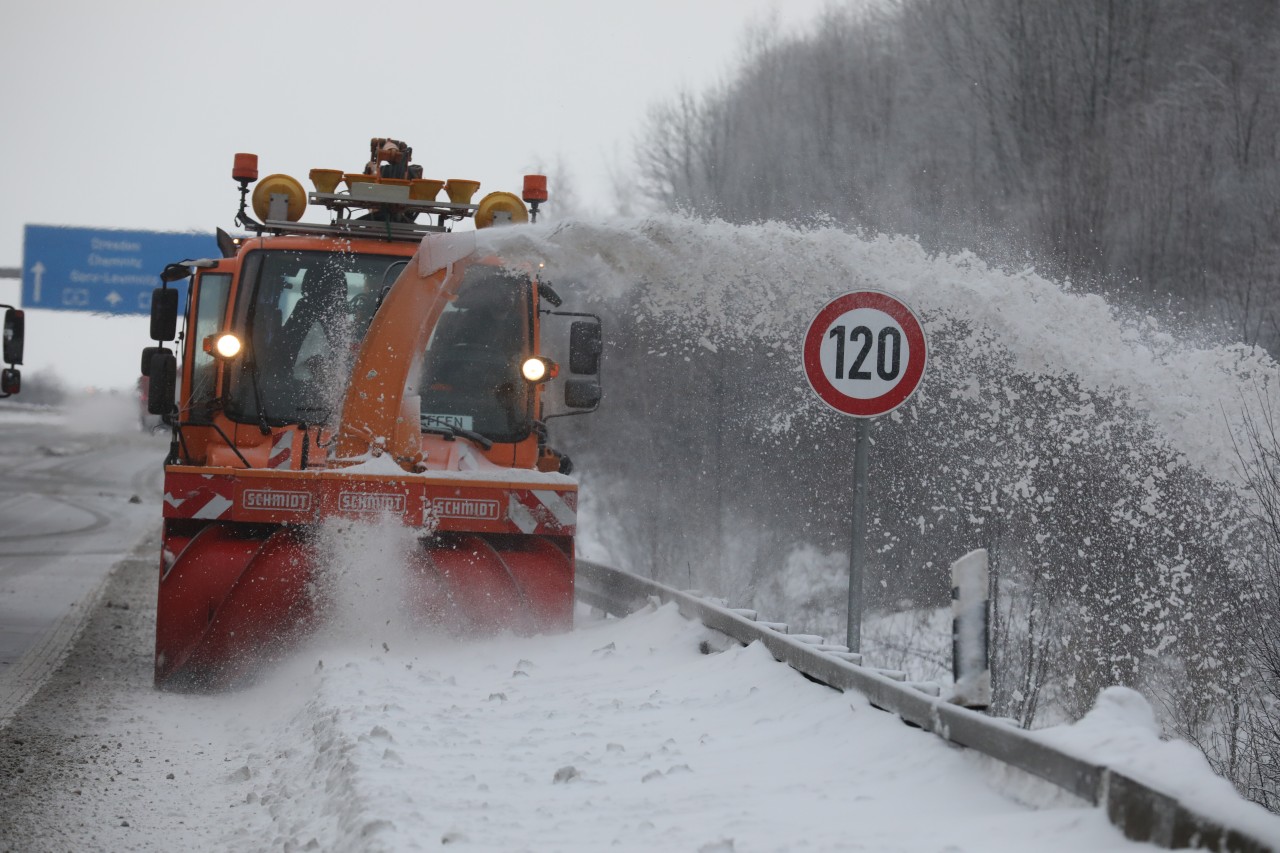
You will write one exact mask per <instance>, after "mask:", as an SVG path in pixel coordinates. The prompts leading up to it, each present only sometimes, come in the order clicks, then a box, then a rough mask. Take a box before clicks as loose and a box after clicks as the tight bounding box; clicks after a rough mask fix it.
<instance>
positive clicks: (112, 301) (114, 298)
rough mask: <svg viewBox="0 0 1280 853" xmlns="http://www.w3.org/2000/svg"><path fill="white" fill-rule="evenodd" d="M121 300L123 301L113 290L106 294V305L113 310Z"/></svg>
mask: <svg viewBox="0 0 1280 853" xmlns="http://www.w3.org/2000/svg"><path fill="white" fill-rule="evenodd" d="M122 299H124V297H123V296H121V295H120V294H118V293H116V292H115V291H114V290H113V291H111V292H110V293H108V294H107V304H108V305H110V306H111V307H112V308H115V307H116V305H117V304H118V303H119V302H120V301H121V300H122Z"/></svg>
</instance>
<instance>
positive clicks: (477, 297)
mask: <svg viewBox="0 0 1280 853" xmlns="http://www.w3.org/2000/svg"><path fill="white" fill-rule="evenodd" d="M531 300H532V286H531V283H530V281H529V279H527V278H524V277H521V276H517V275H512V274H510V273H507V272H505V271H503V270H501V269H499V268H497V267H492V266H486V265H482V264H475V265H473V266H471V267H469V268H468V269H467V271H466V272H465V273H464V274H463V278H462V282H461V284H460V285H459V288H458V297H457V299H455V300H454V301H452V302H450V303H449V305H448V307H447V308H446V309H445V311H444V313H442V314H441V315H440V321H439V323H437V324H436V328H435V331H434V332H433V333H432V335H431V340H430V341H429V342H428V344H427V349H426V352H425V353H424V356H423V360H422V370H421V375H420V377H419V378H418V380H417V385H418V393H419V395H420V396H421V407H422V425H423V427H424V428H426V429H431V428H440V427H443V428H448V427H453V428H457V429H463V430H473V431H475V432H478V433H481V434H483V435H485V436H486V437H488V438H490V439H492V440H494V441H498V442H513V441H520V440H522V439H524V438H525V437H527V436H528V435H529V430H530V428H531V427H532V402H533V401H532V392H531V388H530V386H529V384H528V383H527V382H525V380H524V378H523V377H522V376H521V375H520V364H521V362H522V361H523V359H524V358H525V356H526V355H528V354H529V353H530V352H531V341H532V338H533V329H532V323H533V311H532V302H531Z"/></svg>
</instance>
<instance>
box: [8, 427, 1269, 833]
mask: <svg viewBox="0 0 1280 853" xmlns="http://www.w3.org/2000/svg"><path fill="white" fill-rule="evenodd" d="M57 428H58V425H57V424H48V423H46V424H44V426H43V427H42V429H44V430H45V431H44V432H36V433H30V434H27V439H28V440H33V441H38V440H43V439H45V438H48V436H49V435H51V434H53V433H55V432H56V430H57ZM6 435H7V437H8V438H9V440H10V444H11V445H12V444H14V443H15V442H17V441H18V435H19V434H18V432H16V431H9V432H8V433H6ZM126 436H127V433H120V434H117V436H116V437H115V438H114V439H111V440H105V439H104V440H103V442H101V443H100V444H97V445H94V444H93V443H92V442H88V443H87V444H86V446H85V447H82V448H81V449H80V451H78V452H77V455H76V459H77V463H76V466H73V469H69V470H78V471H81V472H87V473H85V476H84V477H83V478H82V479H83V483H82V485H87V484H92V483H93V482H94V477H96V476H98V475H100V474H102V472H103V471H104V470H105V469H104V467H103V466H108V467H109V465H110V464H118V463H117V462H111V463H108V462H107V461H105V460H106V459H108V458H110V459H116V460H118V459H119V458H121V456H122V448H123V449H125V450H128V449H129V448H133V450H130V451H129V452H138V453H140V454H142V455H148V454H149V453H150V452H151V445H150V444H149V442H150V439H142V440H141V441H135V440H134V439H133V438H128V437H126ZM45 443H46V444H47V443H48V442H45ZM83 443H85V442H82V444H83ZM57 444H58V446H66V447H69V446H70V445H69V444H62V443H57ZM51 446H52V445H51ZM10 449H11V450H12V449H13V448H12V446H11V448H10ZM125 455H127V454H125ZM10 457H11V458H10V460H9V462H8V463H7V464H9V465H10V466H12V467H13V470H18V469H20V468H21V463H18V462H15V461H14V460H15V459H26V458H28V457H30V458H35V456H34V455H33V454H30V453H28V454H25V455H23V454H16V455H15V454H10ZM149 464H150V463H149V462H148V463H140V467H139V471H142V470H144V467H145V465H149ZM94 472H98V473H97V474H94ZM65 473H66V472H64V474H65ZM90 474H92V475H93V476H89V475H90ZM139 476H141V475H139ZM125 481H126V482H128V481H129V480H128V478H127V477H126V478H125ZM50 482H51V483H54V484H55V485H56V482H57V478H56V477H55V476H52V475H51V480H50ZM138 482H139V483H140V484H141V485H143V486H145V485H146V480H145V478H143V479H142V480H139V481H138ZM51 488H53V491H55V492H56V491H57V489H56V488H55V487H51ZM110 495H114V492H111V491H109V490H108V496H110ZM120 502H121V503H122V504H123V505H125V506H128V507H137V506H139V505H134V504H129V503H128V502H127V500H126V499H122V500H121V501H120ZM141 506H142V507H143V509H147V508H148V507H150V509H147V511H148V512H150V510H153V509H154V502H153V501H152V500H148V501H146V502H144V503H143V504H142V505H141ZM126 515H128V514H127V513H126ZM57 517H58V516H56V514H55V515H53V516H51V518H54V519H56V518H57ZM128 517H129V518H131V519H132V521H131V522H130V523H136V524H138V525H140V528H139V529H147V528H148V525H147V524H146V523H145V519H142V517H141V516H138V517H137V518H133V516H131V515H129V516H128ZM125 527H126V525H124V524H123V523H121V524H120V525H117V533H118V532H119V531H120V530H124V529H125ZM155 536H156V531H155V530H154V528H152V529H151V531H150V533H149V534H148V535H147V537H146V538H145V540H144V541H143V542H141V543H140V544H139V545H138V547H137V548H136V549H135V550H134V551H133V553H132V555H131V556H128V557H127V558H125V559H122V560H121V561H120V562H119V563H118V564H117V566H116V569H115V571H114V572H113V573H111V575H110V577H109V578H108V580H107V583H106V586H105V588H103V589H102V592H101V598H100V599H99V605H98V606H97V607H96V608H94V609H93V611H92V612H91V613H90V614H89V617H88V621H87V624H86V627H85V630H84V633H83V635H82V636H81V637H80V639H79V641H78V642H77V643H76V645H75V647H74V648H73V649H72V651H71V653H70V656H69V657H68V658H67V660H66V662H65V664H64V665H63V666H62V667H61V668H60V669H59V670H58V671H57V672H56V673H54V674H53V676H52V677H51V678H50V679H49V680H48V682H47V683H46V684H45V685H44V687H43V689H41V690H40V692H39V693H38V694H36V696H35V698H34V699H32V700H31V701H30V702H29V703H28V704H26V705H25V706H24V707H23V708H22V709H21V711H20V712H19V713H18V714H17V715H16V716H15V717H14V718H13V719H12V720H11V721H10V722H9V723H8V724H7V725H6V726H5V727H4V728H2V729H0V851H5V850H12V851H45V850H48V851H53V850H67V849H77V850H99V849H100V850H174V849H184V848H185V849H192V850H308V849H317V850H359V851H402V850H417V849H425V848H435V847H437V846H439V845H441V844H451V845H452V844H458V845H461V846H463V847H468V848H471V849H477V850H503V851H505V850H535V851H544V850H599V849H620V850H651V849H657V848H662V849H672V850H699V851H701V850H705V851H782V850H795V851H800V850H921V851H932V852H933V853H936V851H952V853H955V852H956V851H964V850H974V851H976V850H983V851H1014V850H1018V851H1021V850H1028V849H1036V850H1047V851H1054V850H1062V851H1067V850H1129V849H1137V847H1136V845H1134V844H1132V843H1130V842H1127V841H1125V840H1124V839H1123V838H1121V837H1120V835H1119V833H1118V832H1117V831H1116V830H1115V829H1114V828H1112V827H1111V826H1110V825H1109V824H1108V823H1107V822H1106V819H1105V817H1104V815H1103V814H1102V812H1101V811H1099V810H1098V809H1094V808H1089V807H1087V806H1086V805H1085V804H1083V803H1081V802H1078V801H1075V800H1073V799H1072V798H1071V797H1069V796H1067V795H1065V794H1062V793H1061V792H1058V791H1057V790H1056V789H1052V788H1050V787H1049V786H1047V785H1045V784H1044V783H1038V782H1036V781H1035V780H1030V779H1028V778H1027V777H1025V776H1023V775H1022V774H1018V773H1016V772H1013V771H1009V770H1007V769H1005V768H1002V767H1001V766H999V765H997V764H995V763H994V762H990V761H988V760H985V759H982V758H981V757H980V756H977V755H975V754H973V753H971V752H967V751H964V750H960V749H956V748H953V747H950V746H948V745H946V744H945V743H944V742H942V741H940V740H939V739H937V738H936V737H934V736H932V735H929V734H925V733H923V732H921V731H918V730H914V729H911V728H908V727H906V726H905V725H903V724H902V723H900V722H899V721H898V720H897V719H896V718H895V717H893V716H892V715H890V714H886V713H882V712H880V711H877V710H875V709H873V708H871V707H870V706H869V705H868V704H867V702H866V700H864V699H863V698H862V697H860V696H856V695H842V694H839V693H836V692H835V691H832V690H829V689H827V688H824V687H820V686H818V685H815V684H812V683H810V682H807V681H805V680H804V679H803V678H801V677H800V676H799V675H797V674H796V673H795V672H793V671H791V670H790V669H788V668H787V667H785V666H784V665H782V664H779V663H776V662H775V661H773V660H772V659H771V657H770V656H769V655H768V654H767V652H765V650H764V649H762V648H760V647H758V646H754V647H748V648H745V649H744V648H738V647H732V648H729V649H728V650H726V651H723V652H719V653H712V654H703V653H702V652H701V650H700V645H701V644H702V641H703V640H704V639H707V638H708V636H709V635H708V634H707V632H706V631H705V629H703V628H701V627H700V626H698V625H695V624H692V623H690V622H687V621H685V620H683V619H682V618H680V617H679V616H678V615H677V614H676V613H675V612H674V611H673V610H672V609H670V608H663V609H657V610H651V611H648V612H644V613H640V614H637V615H635V616H633V617H631V618H628V619H625V620H607V621H602V620H597V619H593V618H591V617H590V615H589V614H587V613H585V612H584V613H582V614H580V615H581V617H582V618H581V620H580V625H579V626H578V629H577V630H575V631H574V632H572V633H570V634H565V635H559V636H543V637H533V638H518V637H511V636H506V637H497V638H490V639H486V640H473V641H460V640H457V639H454V638H448V637H430V636H415V635H407V634H405V633H404V632H402V631H401V630H399V629H398V628H397V627H396V625H395V624H394V623H395V619H394V613H393V608H392V607H391V606H390V605H389V604H388V602H389V601H390V600H392V599H391V598H390V597H388V595H387V594H386V588H387V587H386V584H385V583H384V584H382V585H381V586H382V589H380V588H379V587H380V584H377V583H372V584H371V583H369V577H368V576H367V575H366V576H363V577H362V576H361V574H360V572H359V571H354V572H353V571H348V572H346V573H345V574H344V576H346V577H348V578H350V580H351V581H352V583H350V584H349V586H348V587H347V588H346V589H344V590H342V594H341V595H339V596H337V598H336V600H337V601H338V602H340V605H339V606H340V607H342V608H344V610H342V611H341V612H337V613H334V614H332V615H333V616H334V617H335V619H334V624H335V625H338V626H340V627H341V630H340V631H336V632H334V633H333V634H332V635H331V636H329V637H328V638H327V639H321V640H318V641H317V643H316V644H315V645H314V646H312V647H310V648H308V649H306V650H304V651H302V652H300V653H299V654H298V655H297V656H296V657H294V658H293V659H292V660H291V661H290V662H289V663H287V664H286V665H284V666H282V667H281V668H280V669H279V670H277V671H276V672H274V673H272V674H271V675H270V676H268V677H267V678H265V679H264V680H263V681H262V682H261V683H260V684H258V685H257V686H255V687H253V688H250V689H247V690H244V691H242V692H238V693H230V694H223V695H215V696H191V695H176V694H167V693H158V692H156V691H155V690H154V689H153V688H152V686H151V650H152V644H153V642H154V616H155V600H154V596H155V553H156V549H157V547H158V542H157V540H156V538H155ZM66 541H67V542H69V543H74V541H75V540H74V538H69V539H67V540H66ZM94 550H95V551H96V557H97V560H96V562H95V563H94V571H96V572H97V573H98V576H101V575H102V574H103V573H105V571H106V568H107V567H108V566H110V565H111V564H112V563H115V562H116V558H117V557H120V556H121V555H122V550H123V549H122V550H121V551H120V552H117V553H116V554H115V555H111V554H107V553H105V552H103V551H102V549H94ZM353 550H355V551H358V552H359V553H358V554H353V555H351V556H352V557H353V558H355V557H361V556H362V557H363V559H364V563H371V562H372V563H376V562H379V561H378V560H377V558H376V554H377V551H376V550H370V549H369V548H364V547H361V548H356V549H353ZM371 554H372V555H375V556H372V557H371V556H370V555H371ZM348 568H349V569H350V568H354V566H353V567H348ZM386 574H387V573H386V572H379V575H386ZM380 579H381V578H380ZM386 581H387V582H390V583H391V584H392V585H393V586H394V580H393V579H391V578H387V579H386ZM53 586H55V587H57V586H58V584H56V583H55V584H53ZM11 598H14V596H11ZM15 600H16V599H15ZM384 615H385V616H386V618H385V619H384V618H382V616H384ZM714 645H715V646H716V647H717V648H718V647H720V646H719V644H714ZM3 698H5V697H3V696H0V699H3ZM1142 707H1145V706H1144V705H1143V703H1142V702H1141V700H1140V699H1135V697H1134V696H1131V695H1128V694H1127V693H1117V694H1113V695H1110V696H1109V697H1107V698H1106V701H1104V702H1103V704H1102V705H1101V706H1100V709H1099V712H1098V713H1096V714H1094V715H1090V717H1087V718H1086V719H1085V720H1084V721H1082V722H1081V723H1080V724H1078V726H1077V727H1073V728H1071V729H1066V730H1060V731H1058V733H1057V734H1056V735H1051V736H1056V737H1058V738H1060V740H1061V742H1062V743H1064V744H1065V745H1067V746H1068V747H1070V748H1074V749H1077V750H1082V751H1084V752H1086V753H1088V754H1094V755H1097V756H1100V757H1103V758H1108V759H1110V758H1113V757H1117V756H1118V757H1121V758H1123V759H1124V760H1125V761H1126V762H1127V764H1126V766H1127V767H1129V768H1131V769H1132V770H1133V771H1134V772H1135V773H1137V774H1139V775H1140V776H1143V777H1145V778H1152V777H1154V780H1155V781H1163V777H1162V774H1167V773H1168V772H1169V770H1170V768H1173V769H1175V770H1176V772H1177V774H1178V776H1179V780H1180V785H1181V787H1180V793H1181V794H1183V796H1185V797H1186V798H1188V799H1189V800H1191V801H1200V802H1207V803H1209V804H1211V808H1210V809H1209V813H1211V814H1220V815H1223V816H1226V815H1228V814H1231V815H1233V816H1234V815H1237V814H1240V813H1241V811H1240V810H1241V809H1244V812H1246V814H1245V818H1246V819H1248V820H1252V821H1253V824H1252V825H1253V826H1255V827H1257V828H1258V829H1257V830H1256V831H1257V832H1259V833H1262V834H1263V835H1264V837H1265V833H1267V832H1271V831H1274V832H1275V834H1276V835H1277V837H1280V829H1277V823H1275V822H1274V821H1275V819H1274V818H1271V817H1269V816H1266V815H1260V814H1258V811H1259V810H1256V808H1255V807H1252V806H1248V805H1247V804H1244V803H1242V802H1240V801H1239V800H1238V798H1236V797H1235V795H1234V793H1233V792H1232V791H1231V790H1230V787H1229V786H1227V785H1226V783H1225V782H1222V781H1221V780H1218V779H1216V778H1213V777H1212V776H1211V775H1210V774H1208V771H1207V768H1206V767H1204V765H1203V761H1202V760H1200V763H1199V764H1198V765H1197V764H1196V760H1197V759H1198V755H1196V754H1195V753H1194V750H1191V749H1190V747H1187V746H1186V745H1181V744H1168V743H1163V742H1161V741H1160V740H1159V739H1158V737H1157V736H1156V734H1155V732H1154V730H1153V729H1152V728H1151V725H1150V721H1149V719H1146V718H1144V717H1143V714H1142ZM1147 715H1148V717H1149V709H1148V711H1147ZM1249 809H1254V811H1253V812H1248V810H1249ZM1268 821H1271V822H1268Z"/></svg>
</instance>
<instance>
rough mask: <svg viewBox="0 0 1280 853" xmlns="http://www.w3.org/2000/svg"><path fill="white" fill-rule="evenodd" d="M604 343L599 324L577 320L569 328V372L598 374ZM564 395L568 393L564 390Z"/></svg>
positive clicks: (589, 374)
mask: <svg viewBox="0 0 1280 853" xmlns="http://www.w3.org/2000/svg"><path fill="white" fill-rule="evenodd" d="M602 352H604V341H603V339H602V338H601V335H600V324H599V323H592V322H590V321H588V320H578V321H576V322H575V323H574V324H573V325H571V326H570V327H569V370H570V372H572V373H577V374H585V375H588V376H594V375H595V374H597V373H599V372H600V353H602ZM566 393H568V391H567V389H566Z"/></svg>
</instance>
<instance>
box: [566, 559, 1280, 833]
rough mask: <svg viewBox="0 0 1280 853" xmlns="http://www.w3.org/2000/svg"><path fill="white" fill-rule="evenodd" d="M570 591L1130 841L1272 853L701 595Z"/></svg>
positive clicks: (581, 573) (585, 575)
mask: <svg viewBox="0 0 1280 853" xmlns="http://www.w3.org/2000/svg"><path fill="white" fill-rule="evenodd" d="M576 595H577V597H578V599H579V600H580V601H582V602H584V603H586V604H588V605H590V606H592V607H595V608H598V609H600V610H603V611H605V612H607V613H611V614H613V615H615V616H625V615H627V614H629V613H632V612H634V611H636V610H638V609H640V608H641V607H643V606H645V605H646V604H647V603H648V602H649V600H650V599H651V598H656V599H657V600H658V601H661V602H663V603H666V602H672V603H674V604H675V605H676V606H677V607H678V608H679V610H680V613H681V614H682V615H684V616H685V617H686V618H689V619H696V620H698V621H699V622H701V623H702V624H704V625H706V626H707V627H708V628H711V629H713V630H716V631H719V632H720V633H722V634H725V635H726V636H729V637H731V638H733V639H734V640H736V641H737V642H739V643H743V644H744V645H745V644H749V643H753V642H760V643H763V644H764V646H765V647H766V648H767V649H768V650H769V651H770V652H771V653H772V654H773V656H774V657H775V658H776V659H778V660H780V661H782V662H783V663H786V664H788V665H789V666H791V667H792V668H794V669H797V670H799V671H800V672H802V673H804V674H805V675H807V676H809V677H810V678H812V679H814V680H815V681H820V682H822V683H823V684H827V685H829V686H831V687H834V688H836V689H838V690H842V691H843V690H855V691H857V692H858V693H861V694H862V695H864V696H866V697H867V699H868V700H870V702H871V704H872V705H874V706H876V707H877V708H881V709H883V710H886V711H891V712H893V713H895V714H897V715H898V716H899V717H901V718H902V719H903V720H904V721H906V722H908V723H910V724H912V725H914V726H918V727H920V728H922V729H925V730H926V731H930V732H933V733H934V734H936V735H938V736H939V737H942V738H944V739H946V740H948V741H951V742H952V743H956V744H959V745H961V746H967V747H969V748H971V749H975V750H977V751H978V752H981V753H982V754H984V755H987V756H990V757H992V758H995V759H996V760H998V761H1001V762H1003V763H1005V764H1008V765H1009V766H1011V767H1016V768H1018V769H1019V770H1023V771H1025V772H1027V773H1031V774H1032V775H1035V776H1038V777H1040V778H1041V779H1044V780H1046V781H1048V782H1051V783H1053V784H1054V785H1057V786H1058V787H1060V788H1063V789H1065V790H1067V791H1069V792H1071V793H1072V794H1075V795H1076V796H1077V797H1080V798H1081V799H1083V800H1085V801H1086V802H1089V803H1092V804H1093V805H1096V806H1100V807H1102V808H1104V809H1105V810H1106V813H1107V817H1108V819H1109V820H1110V821H1111V822H1112V823H1113V824H1115V825H1116V826H1117V827H1119V828H1120V830H1121V831H1122V832H1123V833H1124V834H1125V837H1127V838H1130V839H1132V840H1134V841H1146V842H1151V843H1153V844H1157V845H1159V846H1161V847H1167V848H1174V849H1177V848H1186V847H1197V848H1201V849H1205V850H1217V851H1232V853H1276V850H1275V848H1274V847H1272V846H1271V844H1270V843H1268V842H1266V841H1264V840H1262V839H1260V838H1256V837H1254V836H1252V835H1250V834H1249V833H1247V832H1244V831H1242V830H1239V829H1234V828H1232V827H1228V826H1224V825H1223V824H1221V823H1219V822H1218V821H1216V820H1214V819H1212V818H1209V817H1207V816H1205V815H1202V814H1199V813H1197V812H1195V811H1193V810H1192V809H1190V808H1189V807H1187V806H1186V805H1185V804H1184V803H1182V802H1181V801H1180V800H1179V799H1177V798H1176V797H1174V796H1172V795H1170V794H1166V793H1164V792H1162V791H1159V790H1156V789H1155V788H1152V787H1150V786H1148V785H1146V784H1145V783H1143V782H1139V781H1138V780H1136V779H1134V778H1132V777H1130V776H1126V775H1125V774H1123V773H1121V772H1119V771H1117V770H1114V769H1112V768H1110V767H1107V766H1106V765H1104V764H1098V763H1095V762H1092V761H1088V760H1085V759H1082V758H1079V757H1077V756H1073V755H1070V754H1069V753H1066V752H1063V751H1061V750H1059V749H1057V748H1055V747H1052V746H1050V745H1048V744H1046V743H1044V742H1042V741H1040V740H1038V739H1037V738H1035V737H1034V736H1033V735H1032V734H1031V733H1029V732H1027V731H1025V730H1023V729H1019V728H1016V727H1015V726H1013V725H1010V724H1009V723H1005V722H1001V721H999V720H995V719H992V718H991V717H987V716H985V715H983V714H980V713H978V712H976V711H971V710H969V709H967V708H962V707H960V706H958V705H952V704H950V703H948V702H946V701H944V700H941V699H938V698H935V697H932V696H927V695H925V694H924V693H922V692H920V691H918V690H916V689H914V688H912V687H910V686H908V685H904V684H901V683H899V682H898V681H895V680H893V679H891V678H887V677H885V676H883V675H879V674H878V673H876V671H875V670H871V669H867V668H864V667H861V666H857V665H855V664H851V663H848V662H846V661H844V660H841V659H839V658H837V657H834V656H832V655H830V654H828V653H826V652H823V651H820V650H818V649H816V648H815V647H814V646H813V645H810V644H808V643H805V642H801V641H799V640H796V639H795V638H793V637H790V636H788V635H786V634H782V633H779V632H778V631H777V630H775V629H773V628H769V627H765V625H764V624H761V623H757V622H754V621H752V620H750V619H748V618H746V617H744V616H741V615H739V614H737V613H735V612H733V611H732V610H729V609H727V608H724V607H719V606H717V605H715V604H713V603H711V602H708V601H705V600H704V599H701V598H697V597H695V596H692V595H689V594H687V593H683V592H680V591H678V590H675V589H672V588H670V587H667V586H663V585H662V584H659V583H656V582H654V581H651V580H648V579H647V578H642V577H638V576H637V575H633V574H630V573H628V572H623V571H620V570H618V569H612V568H609V567H608V566H602V565H599V564H597V563H592V562H589V561H586V560H578V561H577V586H576Z"/></svg>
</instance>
